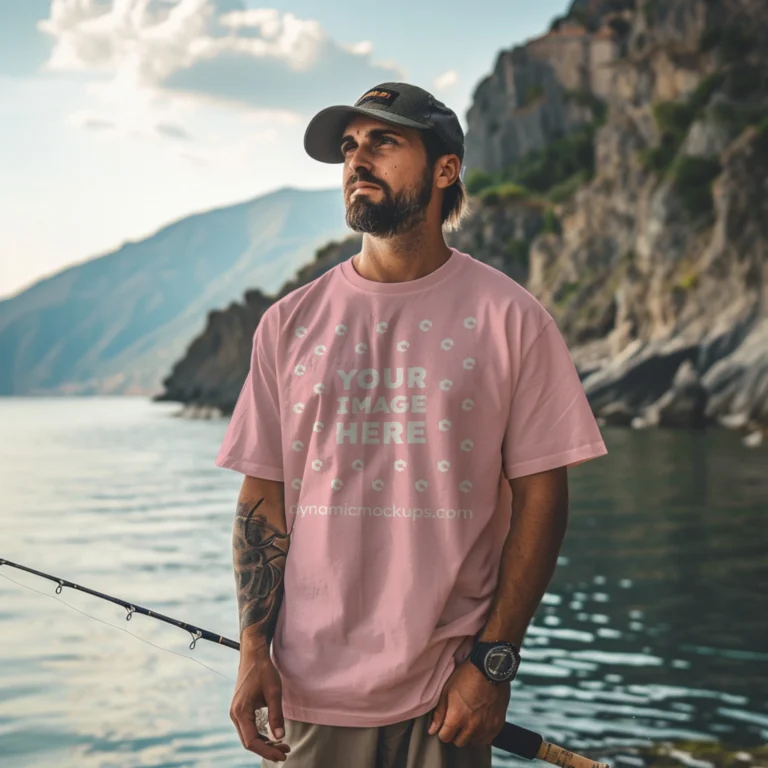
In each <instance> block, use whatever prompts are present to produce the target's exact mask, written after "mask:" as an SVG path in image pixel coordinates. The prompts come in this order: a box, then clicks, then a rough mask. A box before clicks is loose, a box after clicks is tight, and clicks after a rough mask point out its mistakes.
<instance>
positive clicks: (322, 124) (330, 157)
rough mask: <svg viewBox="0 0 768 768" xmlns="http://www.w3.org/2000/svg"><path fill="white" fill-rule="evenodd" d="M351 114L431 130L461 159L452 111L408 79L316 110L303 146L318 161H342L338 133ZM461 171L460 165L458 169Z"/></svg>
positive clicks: (461, 137)
mask: <svg viewBox="0 0 768 768" xmlns="http://www.w3.org/2000/svg"><path fill="white" fill-rule="evenodd" d="M354 115H368V116H369V117H374V118H376V119H377V120H382V121H384V122H386V123H394V124H395V125H401V126H404V127H406V128H416V129H418V130H422V131H434V132H435V133H436V134H437V135H438V136H439V137H440V138H441V139H442V140H443V143H444V144H445V146H446V149H447V151H448V152H449V153H450V154H455V155H458V157H459V160H461V161H462V163H463V162H464V131H463V130H462V129H461V125H460V123H459V119H458V117H456V113H455V112H454V111H453V110H451V109H449V108H448V107H447V106H446V105H445V104H443V102H442V101H438V100H437V99H436V98H435V97H434V96H433V95H432V94H431V93H429V91H425V90H424V89H423V88H419V86H417V85H411V84H410V83H397V82H393V83H381V84H380V85H377V86H375V87H374V88H371V89H370V90H369V91H366V92H365V93H364V94H363V95H362V96H361V97H360V98H359V99H358V100H357V101H356V102H355V104H354V106H347V105H346V104H339V105H336V106H333V107H326V108H325V109H322V110H320V112H318V113H317V114H316V115H315V116H314V117H313V118H312V119H311V120H310V121H309V125H308V126H307V130H306V131H305V133H304V149H305V150H306V151H307V154H308V155H309V156H310V157H312V158H314V159H315V160H319V161H320V162H321V163H343V162H344V155H343V153H342V151H341V137H342V133H343V130H344V126H345V125H346V124H347V123H348V122H349V120H350V119H351V118H352V117H353V116H354ZM462 175H463V169H462Z"/></svg>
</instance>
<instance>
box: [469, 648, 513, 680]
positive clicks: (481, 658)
mask: <svg viewBox="0 0 768 768" xmlns="http://www.w3.org/2000/svg"><path fill="white" fill-rule="evenodd" d="M469 660H470V661H471V662H472V663H473V664H474V665H475V666H476V667H477V668H478V669H479V670H480V671H481V672H482V673H483V674H484V675H485V677H486V678H487V679H488V680H490V681H491V682H492V683H494V684H495V685H499V684H501V683H508V682H510V681H511V680H514V679H515V675H517V670H518V668H519V667H520V653H519V652H518V650H517V648H515V646H514V645H512V643H507V642H504V641H500V642H497V643H483V642H480V641H479V640H476V641H475V644H474V645H473V646H472V651H471V652H470V654H469Z"/></svg>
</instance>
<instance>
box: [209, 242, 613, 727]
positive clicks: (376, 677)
mask: <svg viewBox="0 0 768 768" xmlns="http://www.w3.org/2000/svg"><path fill="white" fill-rule="evenodd" d="M605 453H607V451H606V448H605V445H604V443H603V440H602V437H601V434H600V430H599V427H598V425H597V423H596V421H595V419H594V417H593V415H592V410H591V408H590V406H589V404H588V402H587V398H586V395H585V394H584V389H583V387H582V385H581V381H580V380H579V376H578V373H577V371H576V368H575V367H574V364H573V362H572V360H571V356H570V354H569V352H568V348H567V347H566V344H565V342H564V340H563V338H562V336H561V335H560V332H559V331H558V328H557V326H556V324H555V322H554V320H553V318H552V317H551V315H549V314H548V312H547V311H546V310H545V309H544V307H543V306H542V305H541V304H540V303H539V302H538V300H537V299H536V298H535V297H534V296H533V295H531V294H530V293H529V292H528V291H526V290H525V289H524V288H523V287H522V286H520V285H519V284H518V283H517V282H515V281H514V280H512V279H511V278H509V277H507V276H506V275H505V274H503V273H502V272H500V271H499V270H497V269H495V268H493V267H491V266H488V265H487V264H484V263H483V262H481V261H478V260H476V259H475V258H473V257H472V256H470V255H469V254H466V253H462V252H460V251H457V250H456V249H452V254H451V257H450V258H449V259H448V261H446V262H445V263H444V264H443V265H441V266H440V267H439V268H438V269H436V270H435V271H433V272H431V273H430V274H428V275H426V276H425V277H422V278H419V279H418V280H411V281H407V282H402V283H380V282H376V281H372V280H367V279H365V278H363V277H362V276H361V275H360V274H358V272H357V271H356V270H355V268H354V267H353V265H352V260H351V258H350V259H347V260H346V261H344V262H341V263H340V264H338V265H337V266H336V267H334V268H332V269H330V270H329V271H327V272H326V273H324V274H323V275H321V276H320V277H318V278H316V279H315V280H313V281H312V282H311V283H309V284H307V285H304V286H302V287H301V288H297V289H296V290H294V291H292V292H291V293H289V294H288V295H287V296H285V297H283V298H282V299H280V300H279V301H277V302H275V303H274V304H273V305H271V306H270V307H269V309H268V310H267V311H266V312H265V313H264V315H263V317H262V319H261V322H260V323H259V325H258V328H257V329H256V332H255V334H254V338H253V348H252V356H251V368H250V372H249V374H248V377H247V378H246V380H245V383H244V385H243V388H242V391H241V393H240V396H239V399H238V402H237V405H236V407H235V410H234V412H233V414H232V418H231V420H230V423H229V427H228V429H227V432H226V435H225V437H224V441H223V444H222V446H221V450H220V451H219V454H218V456H217V458H216V465H217V466H219V467H228V468H230V469H233V470H236V471H237V472H242V473H243V474H246V475H252V476H254V477H263V478H266V479H269V480H282V481H283V482H284V483H285V509H286V519H287V524H288V529H289V531H290V532H291V543H290V549H289V552H288V557H287V560H286V570H285V597H284V601H283V604H282V607H281V610H280V613H279V615H278V620H277V625H276V628H275V636H274V639H273V643H272V657H273V660H274V663H275V666H276V667H277V669H278V671H279V672H280V675H281V678H282V683H283V712H284V715H285V716H286V717H287V718H290V719H292V720H301V721H304V722H309V723H320V724H326V725H345V726H379V725H387V724H390V723H394V722H398V721H400V720H406V719H409V718H412V717H416V716H418V715H421V714H423V713H425V712H427V711H429V710H430V709H432V708H433V707H434V706H435V705H436V703H437V699H438V696H439V695H440V691H441V689H442V687H443V684H444V683H445V681H446V680H447V678H448V676H449V675H450V674H451V672H452V671H453V668H454V666H455V664H456V663H457V661H460V660H461V659H462V658H463V657H464V656H465V655H466V654H467V653H468V651H469V649H470V647H471V645H472V638H473V636H474V635H475V634H476V633H477V632H478V631H479V629H480V628H481V627H482V625H483V623H484V621H485V619H486V618H487V614H488V610H489V608H490V604H491V600H492V598H493V593H494V589H495V587H496V580H497V574H498V566H499V561H500V556H501V550H502V547H503V545H504V538H505V536H506V532H507V530H508V528H509V517H510V507H509V503H506V504H500V503H499V499H500V490H501V489H500V485H502V484H503V483H506V482H507V481H506V480H503V478H502V472H503V477H504V478H515V477H520V476H522V475H529V474H533V473H535V472H542V471H544V470H547V469H552V468H554V467H562V466H569V467H573V466H575V465H577V464H580V463H582V462H584V461H587V460H589V459H593V458H596V457H598V456H602V455H604V454H605Z"/></svg>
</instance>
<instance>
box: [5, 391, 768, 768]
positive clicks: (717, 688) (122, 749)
mask: <svg viewBox="0 0 768 768" xmlns="http://www.w3.org/2000/svg"><path fill="white" fill-rule="evenodd" d="M177 410H178V406H177V405H175V404H170V403H162V404H154V403H151V402H150V401H149V400H147V399H145V398H84V399H54V398H51V399H24V398H5V399H0V430H1V431H0V488H1V489H2V490H1V492H0V498H1V500H2V507H1V508H0V557H1V558H6V559H8V560H12V561H15V562H19V563H22V564H24V565H28V566H30V567H33V568H36V569H38V570H41V571H44V572H46V573H50V574H54V575H56V576H58V577H61V578H65V579H68V580H70V581H74V582H77V583H79V584H82V585H84V586H87V587H90V588H92V589H96V590H99V591H102V592H106V593H108V594H112V595H116V596H118V597H122V598H123V599H126V600H129V601H132V602H135V603H138V604H139V605H142V606H145V607H147V608H151V609H153V610H156V611H159V612H161V613H165V614H167V615H170V616H173V617H176V618H179V619H182V620H186V621H189V622H191V623H192V624H196V625H198V626H202V627H205V628H207V629H211V630H214V631H217V632H220V633H222V634H224V635H226V636H227V637H231V638H234V639H237V607H236V600H235V591H234V578H233V574H232V565H231V531H232V527H231V521H232V515H233V512H234V509H235V503H236V499H237V494H238V490H239V487H240V482H241V478H240V476H239V475H237V474H236V473H234V472H232V471H230V470H225V469H220V468H218V467H216V466H214V463H213V462H214V458H215V456H216V453H217V451H218V448H219V445H220V443H221V439H222V437H223V435H224V430H225V428H226V420H218V421H188V420H182V419H178V418H172V414H173V413H174V412H176V411H177ZM603 434H604V436H605V440H606V443H607V445H608V450H609V455H608V456H607V457H604V458H601V459H598V460H596V461H593V462H589V463H587V464H585V465H582V466H581V467H578V468H576V469H574V470H572V471H571V473H570V488H571V522H570V526H569V530H568V534H567V537H566V542H565V545H564V548H563V552H562V557H561V559H560V562H559V564H558V568H557V571H556V574H555V577H554V579H553V582H552V584H551V585H550V589H549V591H548V592H547V594H546V596H545V599H544V601H543V603H542V605H541V606H540V609H539V611H538V613H537V615H536V617H535V619H534V622H533V625H532V626H531V628H530V630H529V633H528V636H527V638H526V642H525V644H524V647H523V664H522V666H521V669H520V674H519V677H518V679H517V680H516V681H515V683H514V684H513V687H512V698H511V701H510V707H509V714H508V718H507V719H508V720H510V721H512V722H515V723H517V724H519V725H522V726H525V727H527V728H531V729H533V730H536V731H538V732H540V733H542V734H543V735H544V738H545V739H547V740H549V741H552V742H555V743H559V744H560V745H562V746H565V747H568V748H569V749H572V750H575V751H587V752H590V753H592V754H594V755H596V756H597V755H599V754H600V749H605V750H606V753H607V752H608V751H610V752H611V755H612V756H611V757H610V758H609V762H612V763H613V764H614V765H620V764H622V763H625V764H626V765H635V764H636V763H633V762H632V760H631V758H623V757H622V755H621V750H618V752H617V750H616V748H617V747H624V746H632V745H644V744H647V743H649V741H651V740H662V739H664V740H672V739H675V740H676V739H694V740H697V739H713V738H714V739H722V740H725V741H727V742H729V743H732V744H735V745H739V746H742V747H750V746H754V745H757V744H760V743H765V742H766V741H768V599H767V597H766V596H767V595H768V520H767V518H768V450H766V449H765V448H763V449H756V450H755V449H747V448H744V447H743V446H742V445H741V444H740V442H739V439H738V436H737V435H735V434H733V433H729V432H725V431H716V430H712V431H707V432H704V433H689V432H666V431H647V432H633V431H629V430H623V429H605V430H604V432H603ZM0 576H1V577H3V578H0V764H1V765H2V766H10V767H11V768H31V767H32V766H35V768H37V767H38V766H39V767H40V768H42V766H45V767H46V768H48V767H50V766H56V767H57V768H68V767H69V766H73V767H74V766H77V768H91V767H96V766H98V767H99V768H108V767H109V768H112V767H114V768H117V767H118V766H119V768H132V767H133V766H137V767H138V766H158V767H159V766H163V767H169V766H185V767H186V766H188V767H190V768H192V767H193V766H194V767H195V768H201V767H202V766H217V767H224V768H229V767H232V768H234V767H235V766H255V765H258V758H257V757H256V756H255V755H252V754H251V753H248V752H246V751H245V750H244V749H243V748H242V746H241V745H240V742H239V740H238V737H237V733H236V731H235V729H234V726H233V725H232V723H231V721H230V720H229V704H230V699H231V694H232V689H233V681H234V678H235V675H236V671H237V653H236V652H235V651H233V650H231V649H228V648H226V647H222V646H217V645H214V644H212V643H208V642H205V641H202V640H201V641H199V642H198V644H197V646H196V648H195V649H194V650H189V647H188V646H189V642H190V640H191V638H190V637H189V635H188V634H187V633H186V632H184V631H183V630H181V629H178V628H175V627H171V626H168V625H165V624H162V623H161V622H158V621H156V620H153V619H150V618H148V617H146V616H142V615H134V616H133V618H132V619H131V621H130V622H129V623H128V622H126V621H125V615H126V612H125V610H124V609H123V608H121V607H119V606H116V605H113V604H110V603H107V602H105V601H103V600H99V599H97V598H95V597H92V596H89V595H86V594H83V593H79V592H76V591H74V590H72V589H66V588H65V589H64V591H63V592H62V594H61V595H59V596H57V595H55V586H56V585H55V584H53V583H51V582H49V581H46V580H44V579H41V578H39V577H36V576H33V575H31V574H27V573H23V572H21V571H18V570H16V569H12V568H8V567H0ZM8 579H13V580H14V581H15V582H18V584H16V583H13V582H11V581H9V580H8ZM19 584H23V585H24V586H19ZM33 590H38V591H37V592H35V591H33ZM64 602H66V603H67V604H69V606H71V607H67V605H64V604H63V603H64ZM81 612H82V613H81ZM83 613H84V614H87V616H86V615H83ZM89 617H92V618H89ZM130 635H133V637H132V636H130ZM203 664H204V665H206V666H202V665H203ZM286 764H287V765H289V766H290V760H289V761H288V762H287V763H286ZM494 765H496V766H506V765H531V763H528V762H526V761H522V760H517V759H513V758H511V757H509V756H507V755H506V754H505V753H502V752H497V751H495V750H494Z"/></svg>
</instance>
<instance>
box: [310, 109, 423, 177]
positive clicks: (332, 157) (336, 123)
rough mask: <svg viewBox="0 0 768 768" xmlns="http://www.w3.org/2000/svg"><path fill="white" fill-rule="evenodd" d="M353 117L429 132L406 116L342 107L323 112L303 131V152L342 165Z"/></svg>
mask: <svg viewBox="0 0 768 768" xmlns="http://www.w3.org/2000/svg"><path fill="white" fill-rule="evenodd" d="M352 115H367V116H368V117H373V118H375V119H376V120H381V121H382V122H384V123H393V124H394V125H401V126H403V127H404V128H416V129H417V130H420V131H424V130H427V126H425V125H422V124H421V123H417V122H416V121H415V120H410V119H409V118H407V117H400V115H393V114H390V113H388V112H385V111H384V110H381V109H366V108H365V107H348V106H346V105H339V106H335V107H326V108H325V109H322V110H320V112H318V113H317V114H316V115H315V116H314V117H313V118H312V119H311V120H310V121H309V125H308V126H307V130H306V131H305V132H304V149H305V150H306V151H307V154H308V155H309V156H310V157H311V158H313V159H315V160H318V161H320V162H321V163H343V162H344V155H343V154H342V152H341V146H340V145H341V133H342V131H343V130H344V126H345V125H346V124H347V122H348V121H349V119H350V118H351V117H352Z"/></svg>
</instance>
